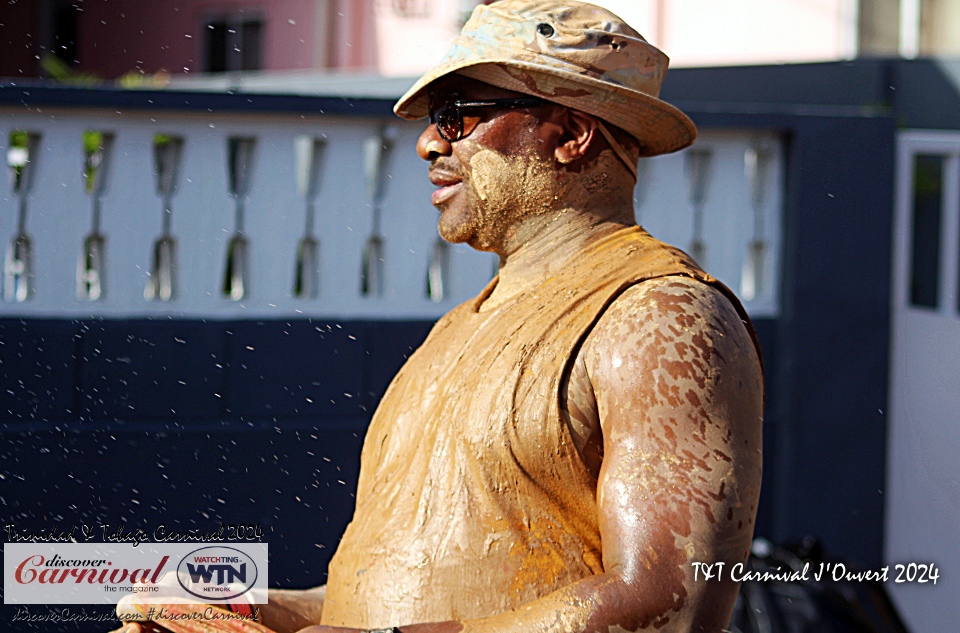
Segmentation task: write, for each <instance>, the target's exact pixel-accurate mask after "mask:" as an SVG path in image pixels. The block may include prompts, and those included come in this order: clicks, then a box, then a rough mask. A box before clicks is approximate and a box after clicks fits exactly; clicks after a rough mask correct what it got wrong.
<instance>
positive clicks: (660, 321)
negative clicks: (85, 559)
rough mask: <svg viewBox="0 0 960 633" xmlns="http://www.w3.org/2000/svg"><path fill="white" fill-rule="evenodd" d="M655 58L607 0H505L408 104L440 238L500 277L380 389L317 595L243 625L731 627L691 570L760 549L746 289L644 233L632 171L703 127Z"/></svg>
mask: <svg viewBox="0 0 960 633" xmlns="http://www.w3.org/2000/svg"><path fill="white" fill-rule="evenodd" d="M666 67H667V58H666V56H665V55H664V54H663V53H661V52H660V51H659V50H657V49H656V48H654V47H653V46H651V45H650V44H648V43H647V42H646V41H645V40H644V39H643V38H642V37H641V36H640V35H639V34H638V33H637V32H636V31H634V30H633V29H632V28H630V27H629V26H628V25H626V24H625V23H624V22H623V21H622V20H620V19H619V18H618V17H616V16H615V15H613V14H611V13H609V12H608V11H606V10H603V9H600V8H597V7H594V6H592V5H588V4H583V3H579V2H576V1H574V0H543V1H536V0H502V1H501V2H497V3H494V4H492V5H489V6H480V7H478V8H477V9H476V10H475V12H474V14H473V16H472V18H471V19H470V21H469V22H468V23H467V24H466V26H465V27H464V29H463V32H462V34H461V35H460V37H459V38H458V39H457V41H456V43H455V44H454V46H453V48H452V49H451V50H450V52H449V53H448V54H447V56H446V58H445V59H444V60H443V61H442V62H441V63H440V64H439V65H438V66H437V67H435V68H434V69H432V70H431V71H429V72H428V73H427V74H426V75H425V76H424V77H423V78H422V79H420V81H419V82H418V83H417V84H416V85H414V87H413V88H412V89H411V90H410V91H409V92H408V93H407V94H406V95H405V96H404V97H403V98H402V99H401V100H400V101H399V102H398V103H397V105H396V107H395V111H396V112H397V114H399V115H400V116H402V117H404V118H408V119H420V118H424V117H429V119H430V123H429V124H428V125H427V126H426V128H425V129H424V131H423V134H422V135H421V136H420V139H419V141H418V143H417V152H418V154H419V155H420V157H421V158H423V159H424V160H426V161H428V162H429V164H430V171H429V174H430V181H431V182H432V183H433V184H434V185H436V186H437V187H438V189H437V190H436V191H435V192H434V193H433V196H432V202H433V204H434V206H436V207H437V209H438V210H439V211H440V220H439V231H440V234H441V235H442V236H443V238H445V239H446V240H448V241H451V242H466V243H468V244H470V245H471V246H473V247H474V248H477V249H479V250H484V251H492V252H494V253H497V254H498V255H499V256H500V270H499V275H498V276H497V277H496V278H495V279H494V280H493V281H491V282H490V284H489V285H488V286H487V287H486V288H485V289H484V290H483V291H482V292H481V293H480V294H479V295H478V296H477V297H476V298H475V299H472V300H470V301H468V302H466V303H464V304H463V305H461V306H459V307H457V308H455V309H454V310H453V311H451V312H450V313H449V314H447V315H446V316H444V317H443V318H442V319H441V320H440V321H439V322H438V323H437V325H436V326H435V327H434V329H433V331H432V332H431V333H430V335H429V337H428V338H427V340H426V341H425V342H424V344H423V346H422V347H421V348H420V349H419V350H418V351H417V352H416V353H415V354H414V355H413V356H411V358H410V359H409V361H408V362H407V363H406V365H405V366H404V367H403V368H402V369H401V370H400V372H399V374H398V375H397V376H396V378H395V379H394V381H393V383H392V384H391V385H390V388H389V389H388V390H387V392H386V394H385V396H384V398H383V401H382V402H381V404H380V406H379V408H378V409H377V412H376V414H375V415H374V418H373V421H372V423H371V426H370V429H369V431H368V433H367V437H366V440H365V444H364V448H363V454H362V458H361V469H360V479H359V486H358V491H357V506H356V512H355V515H354V518H353V521H352V523H351V524H350V525H349V527H348V528H347V530H346V532H345V534H344V536H343V539H342V541H341V543H340V545H339V548H338V550H337V552H336V555H335V556H334V558H333V561H332V563H331V565H330V569H329V581H328V584H327V585H326V586H325V587H321V588H318V589H314V590H308V591H305V592H296V591H278V592H271V604H270V605H267V606H265V607H264V608H263V610H262V615H263V618H262V624H256V625H250V624H248V625H244V626H247V627H255V628H245V629H243V630H248V631H253V630H256V631H263V630H265V629H266V628H269V629H271V630H276V631H292V630H296V629H298V628H300V627H303V626H306V625H309V624H315V626H311V627H309V629H308V630H309V631H310V633H322V632H325V633H334V632H343V631H356V630H362V631H369V630H386V631H396V630H399V631H402V632H403V633H428V632H429V633H441V632H444V633H446V632H450V633H453V632H456V631H469V632H473V631H477V632H480V631H484V632H486V631H489V632H506V631H511V632H524V633H531V632H540V631H543V632H546V631H556V632H560V631H571V632H579V631H587V632H603V633H606V632H607V631H640V630H644V631H646V630H650V631H654V630H656V631H662V632H667V631H670V632H675V631H710V632H717V631H720V630H722V629H724V628H725V627H726V625H727V623H728V620H729V617H730V613H731V610H732V608H733V603H734V600H735V597H736V593H737V586H736V584H735V583H733V582H732V581H730V580H729V579H723V580H720V581H716V580H714V581H711V582H705V581H703V579H702V578H701V579H700V580H699V581H695V580H694V566H693V564H692V563H694V562H698V563H703V562H706V563H714V562H726V563H727V566H728V568H729V566H732V565H733V564H735V563H737V562H741V561H743V560H744V559H745V558H746V556H747V554H748V550H749V546H750V541H751V536H752V533H753V521H754V517H755V513H756V504H757V498H758V495H759V491H760V475H761V434H760V429H761V415H762V400H763V394H762V374H761V366H760V360H759V351H758V349H757V347H756V342H755V339H754V337H753V335H752V330H751V328H750V325H749V322H748V320H747V317H746V316H745V314H744V312H743V310H742V308H741V307H740V304H739V302H738V301H737V299H736V298H735V297H734V296H733V295H732V294H731V293H730V291H729V290H727V289H726V288H725V287H724V286H722V285H721V284H719V283H718V282H717V281H716V280H714V279H713V278H712V277H710V276H709V275H708V274H706V273H705V272H703V271H702V270H701V269H700V268H698V267H697V265H696V264H695V263H694V262H693V261H692V260H691V259H690V258H689V257H687V256H686V255H685V254H684V253H682V252H680V251H678V250H676V249H675V248H673V247H670V246H667V245H665V244H663V243H661V242H659V241H657V240H655V239H654V238H652V237H650V236H649V235H648V234H647V233H645V232H644V231H643V230H642V229H641V228H639V227H638V226H636V224H635V221H634V210H633V193H634V187H635V184H636V170H637V161H638V159H641V157H647V156H654V155H657V154H662V153H666V152H673V151H676V150H679V149H682V148H684V147H686V146H688V145H690V144H691V143H692V142H693V140H694V138H695V136H696V131H695V128H694V125H693V123H692V122H691V121H690V120H689V119H688V118H687V117H686V116H685V115H684V114H683V113H681V112H680V111H679V110H677V109H676V108H674V107H672V106H670V105H668V104H667V103H665V102H663V101H661V100H659V99H658V98H657V95H658V93H659V89H660V84H661V81H662V79H663V76H664V74H665V72H666ZM205 626H209V627H211V628H210V629H208V630H216V629H214V628H213V627H214V625H212V624H209V625H205ZM218 626H226V625H218ZM394 627H398V628H394ZM185 630H186V629H185ZM225 630H228V629H225ZM235 630H240V629H235Z"/></svg>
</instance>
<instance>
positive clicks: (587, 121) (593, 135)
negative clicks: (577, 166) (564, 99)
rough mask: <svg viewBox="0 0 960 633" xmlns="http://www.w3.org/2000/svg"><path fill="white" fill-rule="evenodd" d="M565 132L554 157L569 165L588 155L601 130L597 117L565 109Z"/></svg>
mask: <svg viewBox="0 0 960 633" xmlns="http://www.w3.org/2000/svg"><path fill="white" fill-rule="evenodd" d="M562 122H563V134H562V135H561V137H560V140H559V143H558V144H557V149H556V150H554V157H555V158H556V159H557V162H559V163H562V164H564V165H568V164H570V163H572V162H574V161H576V160H579V159H581V158H583V157H584V156H586V155H587V152H589V151H590V148H591V147H593V144H594V143H596V142H597V141H596V139H597V136H598V134H599V130H598V129H597V118H596V117H595V116H593V115H591V114H587V113H586V112H580V111H579V110H573V109H570V108H565V109H564V117H563V120H562Z"/></svg>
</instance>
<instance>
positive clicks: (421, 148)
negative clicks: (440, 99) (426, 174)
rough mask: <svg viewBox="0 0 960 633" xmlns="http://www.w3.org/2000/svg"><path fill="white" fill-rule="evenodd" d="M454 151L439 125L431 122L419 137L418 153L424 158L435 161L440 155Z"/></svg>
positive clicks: (446, 154) (447, 154)
mask: <svg viewBox="0 0 960 633" xmlns="http://www.w3.org/2000/svg"><path fill="white" fill-rule="evenodd" d="M452 151H453V147H452V146H451V145H450V143H449V142H448V141H446V140H444V138H443V137H442V136H440V133H439V132H438V131H437V126H436V125H434V124H432V123H431V124H430V125H428V126H427V129H425V130H424V131H423V134H421V135H420V138H419V139H417V155H418V156H420V158H422V159H423V160H429V161H433V160H435V159H437V158H439V157H440V156H449V155H450V153H451V152H452Z"/></svg>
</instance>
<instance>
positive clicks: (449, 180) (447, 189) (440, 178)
mask: <svg viewBox="0 0 960 633" xmlns="http://www.w3.org/2000/svg"><path fill="white" fill-rule="evenodd" d="M430 183H431V184H433V185H435V186H437V187H440V188H439V189H437V190H436V191H434V192H433V195H431V196H430V202H431V203H432V204H434V205H438V204H442V203H443V202H444V201H446V200H447V199H449V198H450V196H452V195H454V194H455V193H457V191H459V190H460V187H461V186H462V185H463V182H462V180H461V178H460V176H457V175H455V174H452V173H449V172H443V171H432V172H430Z"/></svg>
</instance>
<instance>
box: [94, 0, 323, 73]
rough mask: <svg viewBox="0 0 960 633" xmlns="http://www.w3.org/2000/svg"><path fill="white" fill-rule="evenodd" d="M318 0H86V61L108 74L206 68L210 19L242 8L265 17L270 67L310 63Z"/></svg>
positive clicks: (244, 12) (243, 11) (241, 11)
mask: <svg viewBox="0 0 960 633" xmlns="http://www.w3.org/2000/svg"><path fill="white" fill-rule="evenodd" d="M316 7H317V3H316V2H314V0H270V1H266V0H192V1H191V0H86V2H84V3H83V11H82V12H81V14H80V21H79V25H78V26H79V28H78V31H79V33H80V37H79V41H78V43H77V44H78V55H77V57H78V59H79V61H80V67H81V68H82V69H84V70H89V71H90V72H96V73H97V74H100V75H102V76H104V77H116V76H118V75H122V74H123V73H125V72H128V71H131V70H142V71H144V72H147V73H153V72H157V71H160V70H165V71H167V72H170V73H187V72H197V71H200V70H202V69H203V63H204V48H203V47H204V42H205V37H206V34H205V33H204V30H205V28H206V27H205V24H206V21H207V20H208V19H210V18H213V17H220V16H226V15H235V14H242V15H248V16H259V17H261V18H262V19H263V28H264V31H263V41H264V44H265V46H264V50H263V66H264V68H265V69H273V70H276V69H291V68H310V67H312V66H313V59H314V44H315V41H316V38H315V37H314V20H315V8H316Z"/></svg>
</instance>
